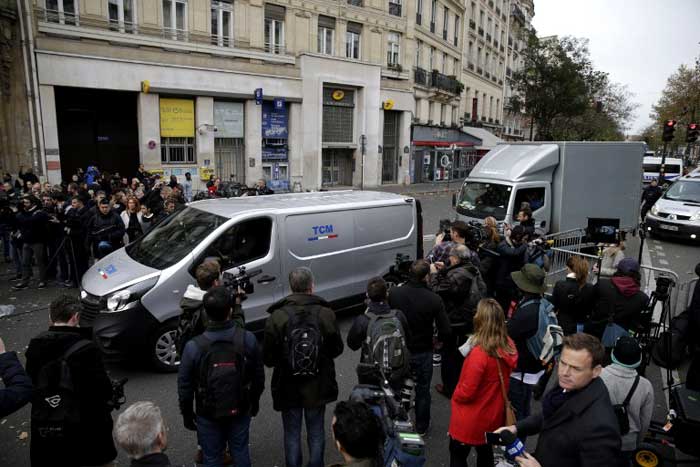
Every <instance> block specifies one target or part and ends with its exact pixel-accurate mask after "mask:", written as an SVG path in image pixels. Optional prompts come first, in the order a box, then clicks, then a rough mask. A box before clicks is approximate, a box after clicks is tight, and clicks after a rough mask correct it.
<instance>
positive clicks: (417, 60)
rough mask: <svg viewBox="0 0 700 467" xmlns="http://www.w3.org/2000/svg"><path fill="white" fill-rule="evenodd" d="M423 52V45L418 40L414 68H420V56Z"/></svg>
mask: <svg viewBox="0 0 700 467" xmlns="http://www.w3.org/2000/svg"><path fill="white" fill-rule="evenodd" d="M422 51H423V43H422V42H421V41H419V40H417V41H416V66H417V67H418V68H420V66H421V58H422V57H421V54H422Z"/></svg>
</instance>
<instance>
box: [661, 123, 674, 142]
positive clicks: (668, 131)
mask: <svg viewBox="0 0 700 467" xmlns="http://www.w3.org/2000/svg"><path fill="white" fill-rule="evenodd" d="M674 131H676V121H675V120H666V123H664V133H663V135H662V136H661V141H663V142H664V143H668V142H669V141H673V132H674Z"/></svg>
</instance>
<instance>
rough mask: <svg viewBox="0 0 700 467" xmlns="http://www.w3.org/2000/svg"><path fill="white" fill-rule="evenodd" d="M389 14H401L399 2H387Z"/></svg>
mask: <svg viewBox="0 0 700 467" xmlns="http://www.w3.org/2000/svg"><path fill="white" fill-rule="evenodd" d="M389 14H390V15H394V16H401V4H400V3H389Z"/></svg>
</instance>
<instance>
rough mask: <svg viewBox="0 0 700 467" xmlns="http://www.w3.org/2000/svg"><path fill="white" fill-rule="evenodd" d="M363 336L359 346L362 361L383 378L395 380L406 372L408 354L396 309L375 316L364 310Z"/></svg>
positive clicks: (408, 360)
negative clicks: (361, 343)
mask: <svg viewBox="0 0 700 467" xmlns="http://www.w3.org/2000/svg"><path fill="white" fill-rule="evenodd" d="M365 315H366V316H367V318H369V323H368V324H367V338H366V339H365V342H364V344H363V346H362V363H363V364H369V365H371V366H372V367H374V368H376V369H377V370H379V372H380V374H381V375H383V377H384V378H387V379H388V380H391V381H396V380H398V379H399V378H401V377H403V376H404V375H406V374H407V373H408V369H409V364H410V354H409V352H408V347H407V346H406V334H405V331H404V329H403V326H402V324H401V320H400V319H399V317H398V312H397V311H396V310H390V311H389V312H388V313H385V314H382V315H377V314H375V313H372V312H371V311H369V310H367V311H366V312H365Z"/></svg>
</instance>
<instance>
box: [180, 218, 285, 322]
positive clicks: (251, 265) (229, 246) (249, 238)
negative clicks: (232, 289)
mask: <svg viewBox="0 0 700 467" xmlns="http://www.w3.org/2000/svg"><path fill="white" fill-rule="evenodd" d="M276 230H277V227H276V223H275V221H274V218H273V217H270V216H258V217H251V218H248V219H242V220H240V221H238V222H236V223H235V224H233V225H232V226H230V227H229V228H227V229H226V230H225V231H224V232H222V233H221V234H220V235H219V236H218V237H217V238H216V239H215V240H214V241H212V243H211V244H210V245H209V246H208V247H207V248H206V249H205V250H204V253H203V254H202V255H200V257H199V261H198V262H196V263H195V264H201V262H202V261H204V260H205V259H206V258H211V257H214V258H218V259H219V260H220V262H221V270H222V271H224V272H229V273H236V272H238V271H239V269H238V268H240V267H245V269H246V272H247V273H253V272H257V271H260V273H259V274H258V275H256V276H255V277H253V278H252V280H251V282H252V283H253V285H254V287H255V292H254V293H253V294H252V295H249V296H248V297H247V299H246V300H245V301H244V302H243V310H244V312H245V317H246V324H250V323H253V322H256V321H259V320H261V319H265V318H267V308H268V307H269V306H270V305H271V304H273V303H274V302H275V301H276V300H278V299H279V298H281V291H280V290H279V289H280V287H281V284H283V283H284V282H285V281H283V280H281V279H282V278H281V276H280V274H281V271H280V261H279V255H278V252H277V241H276V237H277V233H276ZM192 274H194V271H192Z"/></svg>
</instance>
